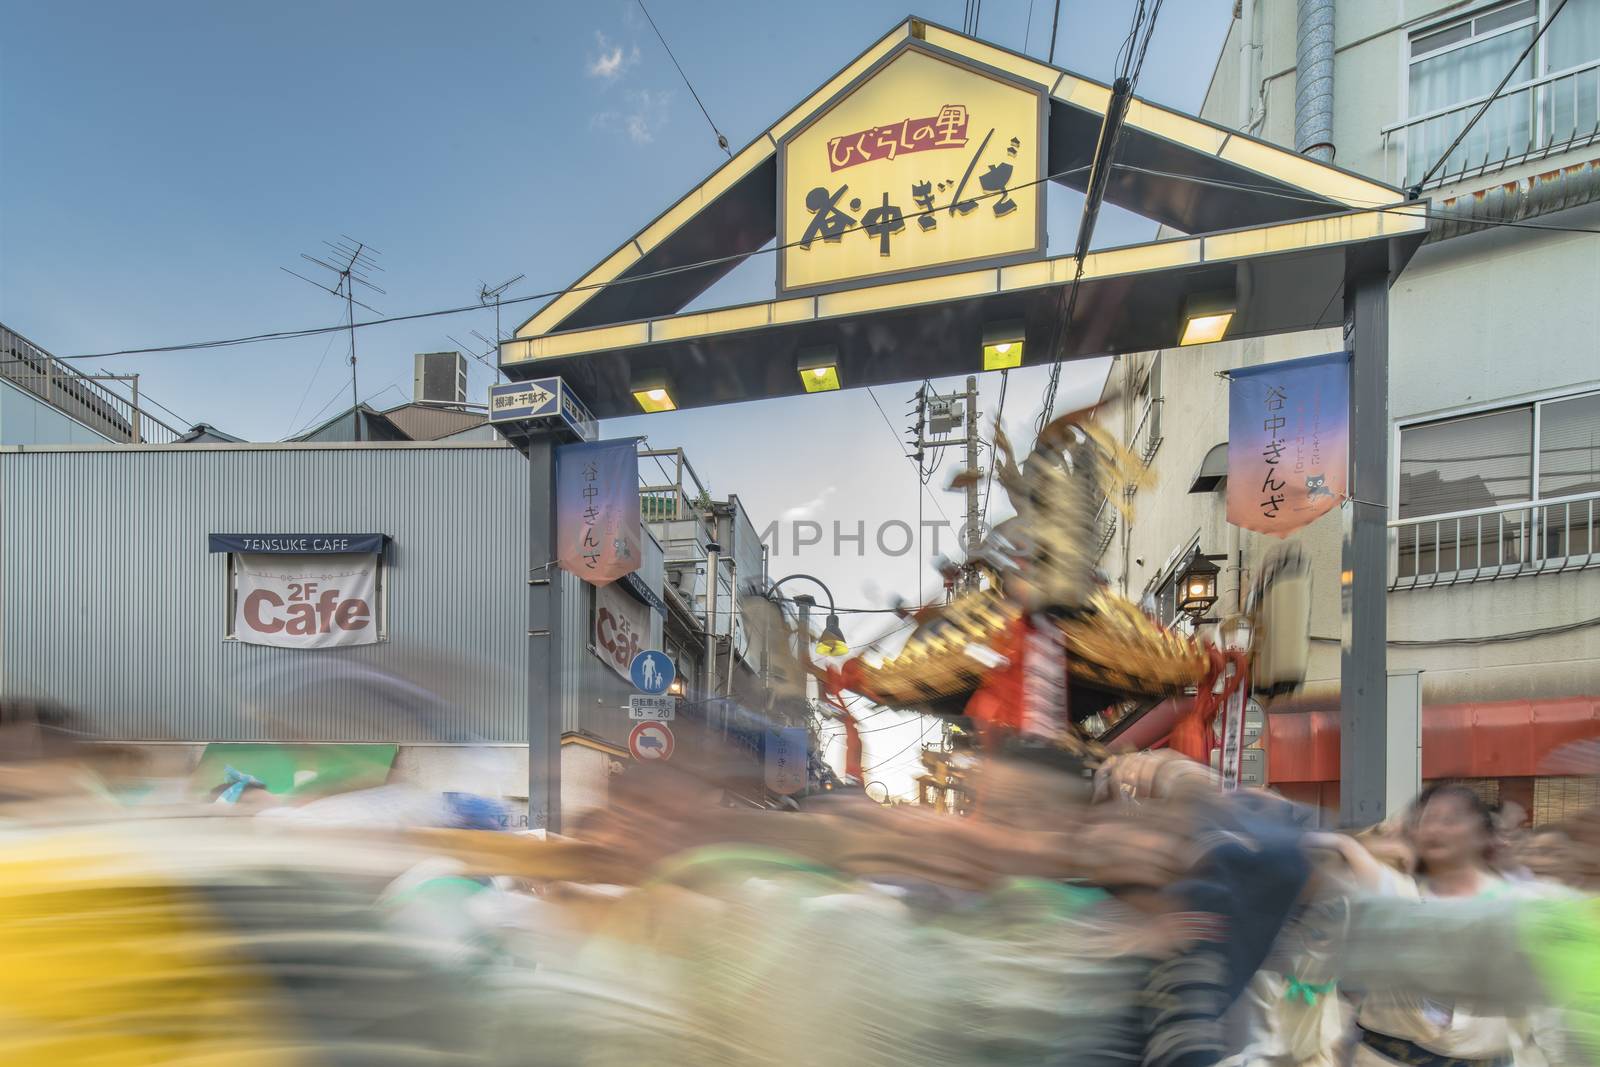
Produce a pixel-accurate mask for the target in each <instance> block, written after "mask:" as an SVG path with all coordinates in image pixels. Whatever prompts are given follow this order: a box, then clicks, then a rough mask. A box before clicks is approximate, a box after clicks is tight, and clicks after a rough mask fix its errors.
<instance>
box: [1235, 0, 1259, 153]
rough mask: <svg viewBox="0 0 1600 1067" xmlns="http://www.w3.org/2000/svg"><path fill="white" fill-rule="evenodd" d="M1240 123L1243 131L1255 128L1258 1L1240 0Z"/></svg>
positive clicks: (1236, 125)
mask: <svg viewBox="0 0 1600 1067" xmlns="http://www.w3.org/2000/svg"><path fill="white" fill-rule="evenodd" d="M1238 18H1239V121H1238V122H1236V123H1235V124H1234V125H1235V127H1236V128H1238V129H1241V130H1246V131H1248V130H1250V129H1252V128H1253V127H1254V126H1255V117H1256V116H1255V108H1256V65H1255V51H1256V0H1239V7H1238Z"/></svg>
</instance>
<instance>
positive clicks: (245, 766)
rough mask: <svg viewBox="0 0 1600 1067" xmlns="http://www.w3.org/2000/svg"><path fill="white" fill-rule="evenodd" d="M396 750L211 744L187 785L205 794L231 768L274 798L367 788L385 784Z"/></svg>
mask: <svg viewBox="0 0 1600 1067" xmlns="http://www.w3.org/2000/svg"><path fill="white" fill-rule="evenodd" d="M398 749H399V746H398V745H313V744H299V745H277V744H251V743H248V742H237V743H234V742H227V743H224V742H216V743H213V744H209V745H207V746H206V750H205V753H204V754H203V755H202V756H201V757H200V763H199V765H198V766H197V767H195V769H194V773H193V774H192V775H190V776H189V781H190V783H191V784H192V785H193V786H194V788H195V790H196V792H200V793H210V792H213V791H215V790H216V789H218V788H220V787H221V786H222V785H223V784H224V777H225V775H226V772H227V769H228V768H229V767H232V768H234V769H235V770H237V771H242V772H243V773H245V774H248V775H251V776H252V777H255V778H259V779H260V780H261V781H262V782H263V783H265V785H266V787H267V792H269V793H277V794H279V795H286V796H293V795H295V794H301V793H305V794H322V793H343V792H349V791H350V790H354V789H371V788H373V787H374V786H380V785H382V784H384V783H385V782H387V781H388V780H389V768H390V766H392V765H393V763H394V757H395V753H396V752H397V751H398Z"/></svg>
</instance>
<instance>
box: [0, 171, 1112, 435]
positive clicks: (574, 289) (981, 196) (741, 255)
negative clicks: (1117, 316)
mask: <svg viewBox="0 0 1600 1067" xmlns="http://www.w3.org/2000/svg"><path fill="white" fill-rule="evenodd" d="M1088 169H1089V168H1088V167H1073V168H1071V169H1069V170H1063V171H1057V172H1056V173H1054V174H1047V175H1045V176H1044V177H1043V178H1036V179H1033V180H1031V181H1027V182H1022V183H1020V184H1018V185H1015V186H1008V187H1007V189H1005V190H997V191H996V192H992V193H990V192H982V193H974V194H972V195H971V196H969V197H967V199H968V200H989V199H993V198H995V197H1000V196H1006V195H1009V194H1010V193H1015V192H1016V191H1017V190H1020V189H1031V188H1033V187H1034V186H1038V185H1043V184H1044V183H1046V182H1052V181H1059V180H1061V179H1063V178H1070V177H1072V176H1073V175H1075V174H1081V173H1083V172H1084V171H1086V170H1088ZM948 208H949V205H948V204H945V205H935V206H933V207H931V208H927V209H925V210H924V209H918V210H916V211H911V212H907V213H906V215H905V217H906V218H907V219H914V218H920V217H921V216H923V215H932V214H935V213H937V212H940V211H946V210H948ZM864 230H865V225H864V224H860V223H858V224H856V225H854V226H847V227H845V228H844V229H843V230H841V231H840V233H841V234H844V233H855V232H860V231H864ZM799 245H800V241H799V239H796V240H794V241H790V242H788V243H786V244H781V245H779V244H774V245H771V246H768V247H766V248H761V249H757V250H756V251H754V252H735V253H732V254H730V255H726V256H714V257H712V258H710V259H702V260H697V261H695V262H693V263H680V264H678V265H677V266H674V267H663V268H662V269H660V270H656V271H649V272H647V273H644V274H637V275H633V276H632V277H627V278H616V279H613V280H611V281H609V282H591V283H589V284H587V285H569V286H566V287H565V288H562V289H550V290H547V291H545V292H541V293H528V294H526V295H524V296H516V297H511V298H510V299H507V300H502V301H501V303H503V304H526V303H530V302H532V301H535V300H548V299H551V298H554V297H559V296H566V295H568V294H570V293H584V292H591V291H593V290H597V289H606V288H611V287H614V286H621V285H632V284H635V283H638V282H647V281H653V280H655V279H658V278H668V277H673V276H675V275H678V274H684V273H687V272H689V271H699V270H705V269H706V268H708V267H716V266H721V265H722V264H724V263H741V262H743V261H745V260H747V259H749V258H750V257H751V256H756V255H766V254H775V253H777V252H781V251H783V250H785V249H789V248H797V247H799ZM297 277H298V275H297ZM313 284H315V283H313ZM482 310H483V305H482V304H468V305H464V306H461V307H449V308H439V309H436V310H433V311H415V312H411V313H410V314H406V315H389V316H387V317H384V318H377V319H368V320H367V321H365V322H358V323H356V324H355V328H356V329H358V330H359V329H364V328H366V327H368V326H387V325H389V324H391V323H396V322H414V321H417V320H419V319H435V318H441V317H444V316H447V315H461V314H465V313H467V312H469V311H482ZM346 329H349V327H348V326H346V325H338V326H313V327H305V328H301V329H294V330H273V331H269V332H265V333H257V334H248V335H246V336H243V337H230V338H225V339H222V340H215V341H191V342H186V343H183V344H175V345H150V346H147V347H144V348H123V349H118V350H116V351H113V352H88V353H83V354H80V355H71V356H52V357H51V358H53V359H58V360H63V361H65V360H77V359H108V358H110V357H112V356H146V355H157V354H161V353H166V352H192V351H197V350H201V349H209V348H232V347H236V346H239V345H247V344H259V343H263V342H269V341H291V340H298V339H299V338H302V337H320V336H322V335H324V334H329V333H338V332H340V331H342V330H346ZM0 362H6V363H19V362H22V361H21V360H5V361H0ZM897 440H898V438H897Z"/></svg>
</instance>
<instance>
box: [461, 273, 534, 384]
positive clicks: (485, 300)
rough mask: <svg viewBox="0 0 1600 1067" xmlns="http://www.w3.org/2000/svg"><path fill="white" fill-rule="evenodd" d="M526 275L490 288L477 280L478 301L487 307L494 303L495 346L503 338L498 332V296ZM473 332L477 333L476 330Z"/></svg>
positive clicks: (504, 293) (502, 294)
mask: <svg viewBox="0 0 1600 1067" xmlns="http://www.w3.org/2000/svg"><path fill="white" fill-rule="evenodd" d="M526 277H527V275H526V274H519V275H517V276H516V277H515V278H511V279H509V280H507V281H503V282H501V283H500V284H499V285H496V286H495V287H494V288H492V289H491V288H490V287H489V286H488V285H486V284H484V282H482V281H481V280H480V281H479V282H478V303H480V304H482V305H483V306H484V307H488V306H489V305H490V304H493V305H494V341H495V347H496V348H498V347H499V346H500V342H501V341H502V340H503V339H504V338H505V334H503V333H501V332H500V298H501V297H503V296H505V295H506V290H507V289H509V288H511V287H512V286H513V285H516V284H517V283H518V282H520V281H521V280H522V279H524V278H526ZM473 332H474V333H477V331H476V330H474V331H473ZM478 336H479V337H482V336H483V335H482V334H478ZM495 362H496V363H498V362H500V361H499V359H496V360H495Z"/></svg>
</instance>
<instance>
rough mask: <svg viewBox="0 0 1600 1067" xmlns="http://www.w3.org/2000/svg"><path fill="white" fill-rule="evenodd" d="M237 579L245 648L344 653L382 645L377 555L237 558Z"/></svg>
mask: <svg viewBox="0 0 1600 1067" xmlns="http://www.w3.org/2000/svg"><path fill="white" fill-rule="evenodd" d="M233 575H234V609H233V635H234V637H236V638H237V639H238V640H240V641H242V642H244V643H245V644H249V645H271V646H274V647H276V648H344V647H346V646H349V645H372V644H376V643H377V641H378V618H377V612H376V604H377V599H376V591H377V584H378V557H377V555H375V554H373V553H359V554H358V553H351V554H348V555H345V554H340V555H326V556H310V555H306V556H292V555H291V556H282V555H258V554H252V553H239V554H238V555H236V556H235V557H234V571H233Z"/></svg>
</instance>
